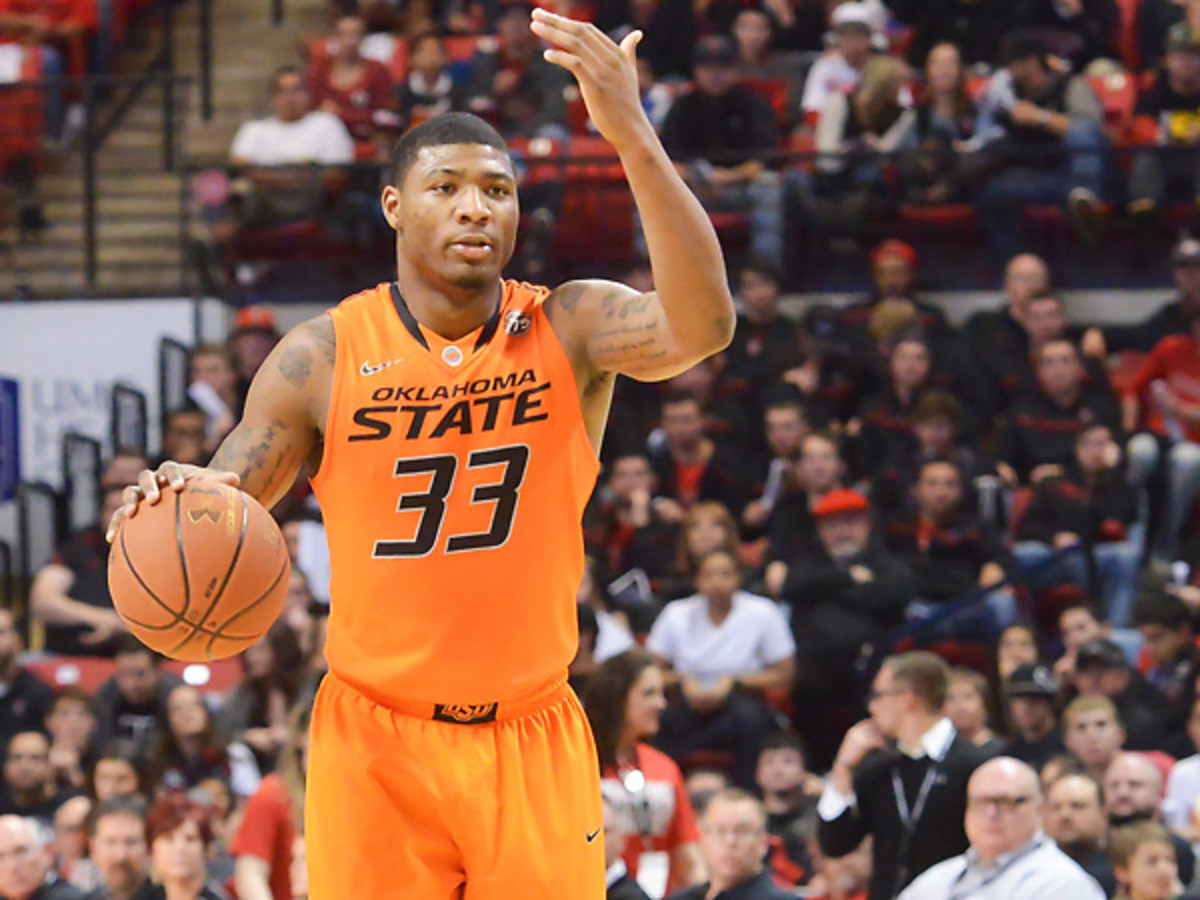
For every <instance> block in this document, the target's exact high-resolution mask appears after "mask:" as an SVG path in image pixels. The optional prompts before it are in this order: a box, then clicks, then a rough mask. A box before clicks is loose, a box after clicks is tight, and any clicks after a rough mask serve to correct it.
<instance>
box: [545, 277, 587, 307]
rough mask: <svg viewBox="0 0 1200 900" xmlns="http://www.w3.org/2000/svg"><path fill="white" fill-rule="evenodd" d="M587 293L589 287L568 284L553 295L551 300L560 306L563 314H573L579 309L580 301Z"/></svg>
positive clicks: (556, 290)
mask: <svg viewBox="0 0 1200 900" xmlns="http://www.w3.org/2000/svg"><path fill="white" fill-rule="evenodd" d="M585 293H587V286H586V285H582V284H574V283H570V282H568V283H567V284H564V285H562V286H561V287H559V288H556V289H555V290H554V292H553V293H551V295H550V298H549V299H551V300H553V301H554V302H555V303H557V304H558V306H559V308H560V309H562V311H563V312H568V313H573V312H575V310H576V309H578V308H579V301H580V300H582V299H583V295H584V294H585Z"/></svg>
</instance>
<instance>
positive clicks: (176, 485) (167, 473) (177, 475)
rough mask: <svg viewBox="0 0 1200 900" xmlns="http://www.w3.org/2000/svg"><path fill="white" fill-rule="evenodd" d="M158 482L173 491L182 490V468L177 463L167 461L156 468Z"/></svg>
mask: <svg viewBox="0 0 1200 900" xmlns="http://www.w3.org/2000/svg"><path fill="white" fill-rule="evenodd" d="M157 475H158V482H159V483H160V484H162V485H164V486H167V487H170V488H171V489H172V490H174V491H181V490H183V482H184V480H185V479H184V474H183V466H181V465H180V464H179V463H177V462H171V461H170V460H167V461H166V462H165V463H163V464H162V465H161V466H159V467H158V472H157Z"/></svg>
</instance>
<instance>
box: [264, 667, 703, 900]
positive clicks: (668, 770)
mask: <svg viewBox="0 0 1200 900" xmlns="http://www.w3.org/2000/svg"><path fill="white" fill-rule="evenodd" d="M583 706H584V709H585V711H586V712H587V716H588V721H589V722H590V723H591V726H592V732H593V733H594V734H595V737H596V752H597V754H598V755H599V757H600V775H601V790H602V792H603V794H604V797H605V800H606V802H607V804H608V805H610V806H611V808H612V810H613V813H614V816H615V818H616V819H617V820H618V821H619V823H620V827H621V829H622V830H623V831H625V832H626V833H627V835H628V836H627V838H626V842H625V852H624V859H625V865H626V868H627V869H628V871H629V874H630V875H632V876H634V877H636V876H637V874H638V871H639V864H640V863H641V862H642V857H643V855H645V854H650V853H666V854H667V856H668V858H669V877H668V878H667V879H666V883H665V884H663V885H662V887H663V888H666V887H668V885H669V886H671V887H673V888H680V887H687V886H689V885H693V884H699V883H700V882H701V881H702V880H703V879H704V865H703V863H702V862H701V859H700V849H699V843H698V842H699V838H700V833H699V831H698V830H697V828H696V815H695V813H694V812H693V810H692V804H691V801H690V800H689V799H688V795H687V791H686V790H685V788H684V782H683V775H682V773H680V771H679V767H678V766H677V765H676V764H675V763H674V762H673V761H672V760H671V758H670V757H669V756H667V755H666V754H665V753H662V752H660V751H658V750H655V749H654V748H653V747H651V746H650V744H649V743H647V741H649V740H650V739H652V738H653V737H654V735H655V734H657V733H658V724H659V719H660V717H661V716H662V713H663V710H665V709H666V707H667V698H666V694H665V693H664V678H663V671H662V669H661V668H659V666H658V665H657V663H655V661H654V657H652V656H651V655H650V654H649V653H647V652H645V651H644V650H629V651H627V652H625V653H622V654H620V655H618V656H614V657H613V658H612V659H609V660H607V661H606V662H604V663H603V664H601V666H600V667H599V668H598V669H596V671H595V672H594V673H593V674H592V676H591V678H589V679H588V686H587V691H586V693H585V694H584V697H583ZM276 900H279V898H276Z"/></svg>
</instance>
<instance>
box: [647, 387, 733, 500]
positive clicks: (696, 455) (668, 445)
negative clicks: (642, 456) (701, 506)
mask: <svg viewBox="0 0 1200 900" xmlns="http://www.w3.org/2000/svg"><path fill="white" fill-rule="evenodd" d="M661 427H662V434H663V437H664V438H665V440H664V441H663V442H662V448H661V451H660V452H657V453H654V454H653V464H654V468H655V474H656V475H657V476H658V484H659V489H660V490H661V492H662V494H663V496H664V497H668V498H670V499H672V500H674V501H675V502H676V503H677V504H678V505H679V507H681V508H682V509H685V510H686V509H687V508H688V507H690V506H692V505H693V504H694V503H696V502H697V501H698V500H717V501H719V502H720V503H722V504H724V505H725V506H726V507H727V508H729V509H741V508H742V507H744V506H745V505H746V499H747V498H746V493H747V491H746V489H745V486H744V484H743V483H742V481H741V479H739V478H738V476H737V475H736V474H735V473H737V472H739V471H740V467H739V465H738V464H737V462H736V461H734V460H732V459H729V458H728V457H726V455H725V454H724V453H723V452H721V448H720V447H719V446H718V445H717V443H716V442H715V441H714V440H713V439H712V438H710V437H709V436H708V435H706V434H705V433H704V410H703V408H702V407H701V404H700V401H699V399H698V398H697V397H696V396H695V395H694V394H690V393H683V392H674V393H671V394H669V395H668V396H666V397H665V398H663V402H662V426H661ZM674 518H675V519H676V520H679V519H680V518H682V515H681V514H680V515H675V516H674Z"/></svg>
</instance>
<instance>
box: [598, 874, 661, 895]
mask: <svg viewBox="0 0 1200 900" xmlns="http://www.w3.org/2000/svg"><path fill="white" fill-rule="evenodd" d="M605 900H650V897H649V895H648V894H647V893H646V892H645V891H643V890H642V889H641V887H640V886H639V885H638V883H637V882H636V881H634V880H633V879H632V878H630V877H629V876H628V875H622V876H621V877H620V878H619V879H617V880H616V881H614V882H613V884H612V887H610V888H609V889H608V893H607V894H606V895H605Z"/></svg>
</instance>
